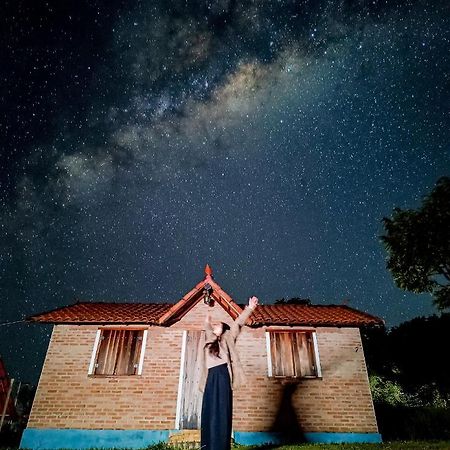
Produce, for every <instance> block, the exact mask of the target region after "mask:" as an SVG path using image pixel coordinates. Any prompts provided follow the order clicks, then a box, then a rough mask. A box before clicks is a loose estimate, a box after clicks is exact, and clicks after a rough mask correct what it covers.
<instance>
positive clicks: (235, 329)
mask: <svg viewBox="0 0 450 450" xmlns="http://www.w3.org/2000/svg"><path fill="white" fill-rule="evenodd" d="M257 305H258V298H257V297H252V298H250V300H249V302H248V305H247V306H246V307H245V309H244V310H243V311H242V312H241V314H239V316H238V317H237V318H236V320H235V321H234V322H233V324H232V325H231V327H230V333H231V336H232V337H233V339H234V340H236V339H237V337H238V336H239V333H240V332H241V329H242V327H243V326H244V325H245V322H246V321H247V319H248V318H249V317H250V316H251V315H252V313H253V311H254V310H255V308H256V306H257Z"/></svg>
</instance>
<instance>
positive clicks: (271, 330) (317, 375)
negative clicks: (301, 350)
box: [266, 328, 322, 379]
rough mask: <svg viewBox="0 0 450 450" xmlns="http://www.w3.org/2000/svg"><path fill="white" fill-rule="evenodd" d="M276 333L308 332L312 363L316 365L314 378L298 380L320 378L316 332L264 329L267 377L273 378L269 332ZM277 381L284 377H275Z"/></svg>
mask: <svg viewBox="0 0 450 450" xmlns="http://www.w3.org/2000/svg"><path fill="white" fill-rule="evenodd" d="M277 331H285V332H286V331H290V332H292V333H295V332H308V333H310V334H311V335H312V339H313V349H314V361H315V364H316V375H314V376H307V377H301V378H300V379H308V378H309V379H311V378H322V368H321V365H320V355H319V344H318V341H317V332H316V330H305V329H304V328H303V329H295V328H290V329H285V328H283V329H266V353H267V376H268V377H272V378H274V375H273V367H272V352H271V351H270V333H271V332H277ZM277 378H279V379H283V378H284V377H277Z"/></svg>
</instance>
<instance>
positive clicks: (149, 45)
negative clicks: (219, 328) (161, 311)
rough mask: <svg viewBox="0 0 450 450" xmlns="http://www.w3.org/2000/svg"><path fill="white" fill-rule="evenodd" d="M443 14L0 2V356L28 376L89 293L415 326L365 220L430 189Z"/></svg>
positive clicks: (418, 300)
mask: <svg viewBox="0 0 450 450" xmlns="http://www.w3.org/2000/svg"><path fill="white" fill-rule="evenodd" d="M448 5H449V3H448V1H447V0H444V1H439V0H429V1H423V2H420V1H419V2H415V1H407V2H403V1H402V2H395V1H393V2H391V1H364V0H361V1H359V2H357V1H355V2H350V1H335V2H332V1H328V2H324V1H320V0H311V1H293V0H286V1H283V0H280V1H276V0H272V1H268V0H254V1H244V0H243V1H234V0H223V1H211V2H207V1H193V0H179V1H169V0H161V1H157V0H142V1H136V0H127V1H125V0H120V1H119V0H90V1H89V2H87V1H82V0H75V1H70V0H67V1H64V2H62V1H57V0H54V1H47V2H44V1H40V0H26V1H19V0H11V1H6V2H5V3H4V6H3V10H2V17H1V18H0V21H1V23H0V46H1V47H0V51H1V53H0V76H1V83H0V100H1V101H0V136H1V146H0V147H1V158H0V171H1V172H0V183H1V185H0V196H1V197H0V202H1V203H0V233H1V235H0V238H1V240H0V277H1V278H0V322H16V321H18V322H17V323H9V324H3V325H1V326H0V333H1V334H0V336H1V339H0V354H1V355H2V357H3V359H4V361H5V364H6V366H7V368H8V369H9V372H10V375H11V376H13V377H16V378H19V379H20V380H22V381H23V382H27V381H30V382H37V380H38V377H39V373H40V370H41V367H42V363H43V360H44V356H45V351H46V348H47V344H48V340H49V336H50V333H51V329H52V326H51V325H39V324H28V323H23V322H21V320H22V319H23V318H24V317H25V316H27V315H31V314H36V313H39V312H42V311H45V310H49V309H53V308H56V307H59V306H63V305H67V304H70V303H73V302H74V301H75V299H80V300H93V301H149V302H166V301H168V302H175V301H177V300H179V299H180V298H181V297H182V296H183V295H184V294H185V293H186V292H187V291H189V290H190V289H191V288H192V287H193V286H194V285H195V284H196V283H197V282H198V281H200V280H201V279H202V278H203V276H204V272H203V269H204V266H205V264H206V263H209V264H210V265H211V266H212V268H213V271H214V274H213V275H214V279H215V280H216V281H217V282H218V283H219V284H220V285H221V286H222V287H223V288H224V289H225V290H226V291H227V292H228V293H229V294H230V295H231V296H232V297H233V298H234V299H235V300H236V301H237V302H246V301H247V299H248V297H249V296H251V295H256V296H258V297H259V299H260V302H261V303H263V304H264V303H266V304H268V303H271V302H273V301H274V300H275V299H278V298H281V297H285V298H291V297H307V298H310V299H311V301H312V303H315V304H330V303H337V304H340V303H342V301H343V300H344V299H348V300H349V305H350V306H353V307H355V308H358V309H361V310H363V311H366V312H369V313H371V314H375V315H378V316H380V317H382V318H384V319H385V320H386V324H387V326H388V327H391V326H394V325H397V324H399V323H401V322H403V321H405V320H409V319H411V318H413V317H417V316H419V315H431V314H433V313H435V312H436V310H435V308H434V307H433V306H432V299H431V297H430V296H429V295H414V294H409V293H406V292H404V291H401V290H400V289H399V288H397V287H396V286H395V284H394V282H393V280H392V277H391V275H390V273H389V272H388V271H387V269H386V268H385V265H386V257H387V253H386V252H385V250H384V248H383V246H382V244H381V242H380V240H379V235H381V234H383V232H384V231H383V228H382V223H381V219H382V218H383V216H390V215H391V213H392V210H393V208H394V207H395V206H398V207H401V208H417V207H418V206H419V205H420V204H421V201H422V198H423V196H424V195H425V194H427V193H428V192H430V191H431V190H432V188H433V187H434V185H435V183H436V181H437V179H438V178H439V177H440V176H443V175H450V170H449V169H450V146H449V142H450V139H449V138H450V118H449V111H450V45H449V44H450V10H449V7H448Z"/></svg>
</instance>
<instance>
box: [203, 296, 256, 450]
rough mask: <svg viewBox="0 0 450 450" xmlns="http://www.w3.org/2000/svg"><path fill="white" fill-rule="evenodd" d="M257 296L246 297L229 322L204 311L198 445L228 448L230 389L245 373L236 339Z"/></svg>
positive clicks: (214, 449) (213, 449)
mask: <svg viewBox="0 0 450 450" xmlns="http://www.w3.org/2000/svg"><path fill="white" fill-rule="evenodd" d="M257 305H258V298H257V297H254V296H253V297H251V298H249V302H248V305H247V306H246V307H245V309H244V310H243V311H242V312H241V314H240V315H239V316H238V317H237V319H236V320H235V321H234V322H233V324H232V325H231V327H230V326H229V325H228V324H227V323H225V322H218V323H212V322H211V316H210V313H209V311H208V313H207V316H206V320H205V338H206V343H205V345H204V347H203V352H202V355H200V357H201V358H202V361H201V370H202V373H201V376H200V382H199V389H200V391H202V392H203V399H202V409H201V432H200V437H201V438H200V440H201V449H202V450H230V448H231V430H232V418H233V390H235V389H238V388H239V387H241V386H242V385H244V384H245V381H246V377H245V373H244V370H243V368H242V364H241V362H240V358H239V355H238V353H237V351H236V346H235V344H236V339H237V337H238V336H239V334H240V332H241V329H242V327H243V326H244V325H245V322H246V320H247V319H248V318H249V317H250V316H251V314H252V313H253V311H254V310H255V308H256V306H257Z"/></svg>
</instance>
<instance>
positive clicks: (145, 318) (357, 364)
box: [20, 265, 384, 449]
mask: <svg viewBox="0 0 450 450" xmlns="http://www.w3.org/2000/svg"><path fill="white" fill-rule="evenodd" d="M244 306H245V305H243V304H238V303H235V302H234V300H233V299H232V298H231V297H230V296H229V295H228V294H227V293H226V292H225V291H224V290H223V289H222V288H221V287H220V286H219V285H218V284H217V282H216V281H215V280H214V279H213V277H212V271H211V268H210V267H209V266H208V265H207V266H206V268H205V277H204V279H203V280H202V281H200V282H199V283H198V284H197V285H196V286H195V287H194V288H193V289H192V290H190V291H189V292H187V293H186V295H184V297H182V298H181V300H180V301H178V302H177V303H175V304H171V303H105V302H81V301H77V302H76V303H74V304H71V305H69V306H65V307H62V308H57V309H54V310H51V311H48V312H43V313H40V314H37V315H33V316H31V317H28V318H27V320H28V321H32V322H40V323H52V324H53V331H52V334H51V338H50V343H49V347H48V350H47V354H46V357H45V361H44V364H43V368H42V372H41V375H40V379H39V383H38V388H37V392H36V396H35V399H34V403H33V407H32V410H31V413H30V418H29V421H28V425H27V428H26V429H25V430H24V433H23V436H22V440H21V445H20V448H32V449H40V448H59V447H64V448H89V447H116V448H117V447H128V448H143V447H146V446H148V445H150V444H153V443H157V442H159V441H176V440H177V439H178V440H197V441H198V440H199V430H200V426H201V424H200V412H201V401H202V394H201V392H200V391H199V389H198V375H199V367H198V364H197V363H196V362H197V358H196V355H197V352H198V350H199V349H201V348H202V345H203V344H204V331H203V330H204V319H205V315H206V311H207V309H208V308H209V309H210V310H211V311H212V317H213V320H215V321H224V322H228V323H230V322H231V321H232V320H234V319H235V318H236V317H237V316H238V315H239V313H240V312H241V311H242V309H243V308H244ZM383 324H384V320H383V319H380V318H378V317H375V316H372V315H370V314H367V313H365V312H361V311H358V310H356V309H354V308H350V307H349V306H347V305H307V304H306V305H301V304H299V305H296V304H275V305H261V304H260V305H258V306H257V307H256V309H255V311H254V313H253V315H252V316H251V317H250V319H248V321H247V323H246V326H244V327H243V330H242V332H241V334H240V336H239V338H238V341H237V348H238V350H239V353H240V355H241V360H242V362H243V364H244V369H245V371H246V374H247V377H248V379H249V380H251V381H250V382H249V385H248V387H246V388H245V389H239V390H236V391H235V392H234V399H233V432H232V433H233V436H232V437H233V438H234V441H235V442H236V443H241V444H260V443H266V442H272V443H281V442H286V441H288V440H289V439H296V440H299V441H301V440H303V441H310V442H381V435H380V433H379V431H378V427H377V421H376V417H375V411H374V407H373V402H372V396H371V392H370V387H369V380H368V374H367V368H366V363H365V358H364V351H363V348H362V341H361V335H360V327H363V326H380V325H381V326H382V325H383Z"/></svg>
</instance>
